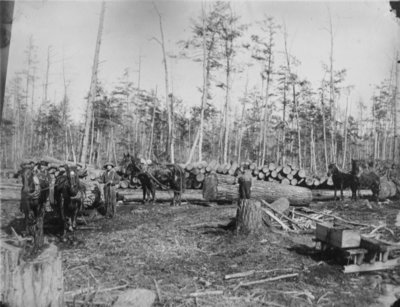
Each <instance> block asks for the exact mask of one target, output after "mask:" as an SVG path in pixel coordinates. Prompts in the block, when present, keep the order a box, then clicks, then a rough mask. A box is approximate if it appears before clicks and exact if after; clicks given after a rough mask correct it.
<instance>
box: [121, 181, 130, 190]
mask: <svg viewBox="0 0 400 307" xmlns="http://www.w3.org/2000/svg"><path fill="white" fill-rule="evenodd" d="M119 187H120V188H121V189H127V188H128V187H129V182H128V181H125V180H123V181H121V182H120V183H119Z"/></svg>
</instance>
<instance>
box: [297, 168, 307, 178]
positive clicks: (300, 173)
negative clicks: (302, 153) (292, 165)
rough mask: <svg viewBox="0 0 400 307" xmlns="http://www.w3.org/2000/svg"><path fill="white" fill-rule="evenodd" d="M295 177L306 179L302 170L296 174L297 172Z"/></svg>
mask: <svg viewBox="0 0 400 307" xmlns="http://www.w3.org/2000/svg"><path fill="white" fill-rule="evenodd" d="M297 176H298V177H299V178H306V172H305V171H304V170H302V169H301V170H299V171H298V172H297Z"/></svg>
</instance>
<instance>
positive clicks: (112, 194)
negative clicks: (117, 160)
mask: <svg viewBox="0 0 400 307" xmlns="http://www.w3.org/2000/svg"><path fill="white" fill-rule="evenodd" d="M103 168H104V169H106V171H105V172H104V173H103V175H102V176H101V177H100V180H99V182H100V183H103V184H104V187H103V191H104V202H105V205H106V217H109V218H112V217H113V216H114V214H115V204H116V202H117V192H116V189H115V186H116V185H117V184H118V183H119V180H120V178H119V176H118V175H117V172H116V170H115V168H114V164H113V163H111V162H107V163H106V164H104V166H103Z"/></svg>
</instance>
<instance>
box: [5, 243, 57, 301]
mask: <svg viewBox="0 0 400 307" xmlns="http://www.w3.org/2000/svg"><path fill="white" fill-rule="evenodd" d="M0 244H1V254H0V257H1V258H0V260H1V262H0V275H1V277H2V278H1V282H0V286H1V302H2V303H3V304H5V305H6V306H32V307H43V306H46V307H59V306H60V307H61V306H64V289H63V272H62V262H61V252H59V251H58V249H57V247H56V246H55V245H53V244H51V245H49V246H47V247H45V248H44V250H43V251H42V253H41V254H39V255H38V256H37V257H35V258H34V259H29V260H24V259H23V258H24V257H23V254H24V252H25V250H24V248H21V247H18V246H14V245H12V244H11V242H9V241H5V240H2V241H1V242H0Z"/></svg>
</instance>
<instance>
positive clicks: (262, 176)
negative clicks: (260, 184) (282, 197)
mask: <svg viewBox="0 0 400 307" xmlns="http://www.w3.org/2000/svg"><path fill="white" fill-rule="evenodd" d="M257 177H258V179H260V180H264V178H265V174H264V173H263V172H259V173H258V176H257Z"/></svg>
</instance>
